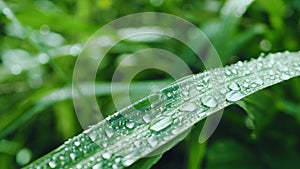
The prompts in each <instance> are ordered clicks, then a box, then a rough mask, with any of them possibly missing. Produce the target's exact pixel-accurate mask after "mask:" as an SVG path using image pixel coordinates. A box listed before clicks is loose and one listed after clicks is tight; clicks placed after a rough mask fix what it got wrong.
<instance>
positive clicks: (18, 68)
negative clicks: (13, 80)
mask: <svg viewBox="0 0 300 169" xmlns="http://www.w3.org/2000/svg"><path fill="white" fill-rule="evenodd" d="M22 71H23V70H22V67H21V66H20V65H18V64H15V65H13V66H12V67H11V73H12V74H14V75H18V74H20V73H22Z"/></svg>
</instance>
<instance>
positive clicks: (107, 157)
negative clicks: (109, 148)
mask: <svg viewBox="0 0 300 169" xmlns="http://www.w3.org/2000/svg"><path fill="white" fill-rule="evenodd" d="M111 156H112V154H111V153H109V152H105V153H103V154H102V157H103V158H104V159H106V160H108V159H110V158H111Z"/></svg>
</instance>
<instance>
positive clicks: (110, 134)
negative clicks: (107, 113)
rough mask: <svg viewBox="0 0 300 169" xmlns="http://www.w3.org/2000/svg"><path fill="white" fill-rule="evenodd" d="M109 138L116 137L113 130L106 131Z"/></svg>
mask: <svg viewBox="0 0 300 169" xmlns="http://www.w3.org/2000/svg"><path fill="white" fill-rule="evenodd" d="M105 133H106V135H107V137H109V138H110V137H112V136H113V135H114V131H113V130H112V129H111V128H108V129H106V130H105Z"/></svg>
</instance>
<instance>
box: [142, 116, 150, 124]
mask: <svg viewBox="0 0 300 169" xmlns="http://www.w3.org/2000/svg"><path fill="white" fill-rule="evenodd" d="M143 120H144V122H145V123H149V122H150V121H151V118H150V116H149V115H148V114H145V115H144V116H143Z"/></svg>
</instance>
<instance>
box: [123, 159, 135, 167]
mask: <svg viewBox="0 0 300 169" xmlns="http://www.w3.org/2000/svg"><path fill="white" fill-rule="evenodd" d="M132 163H134V159H126V160H122V164H123V166H124V167H128V166H130V165H131V164H132Z"/></svg>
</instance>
